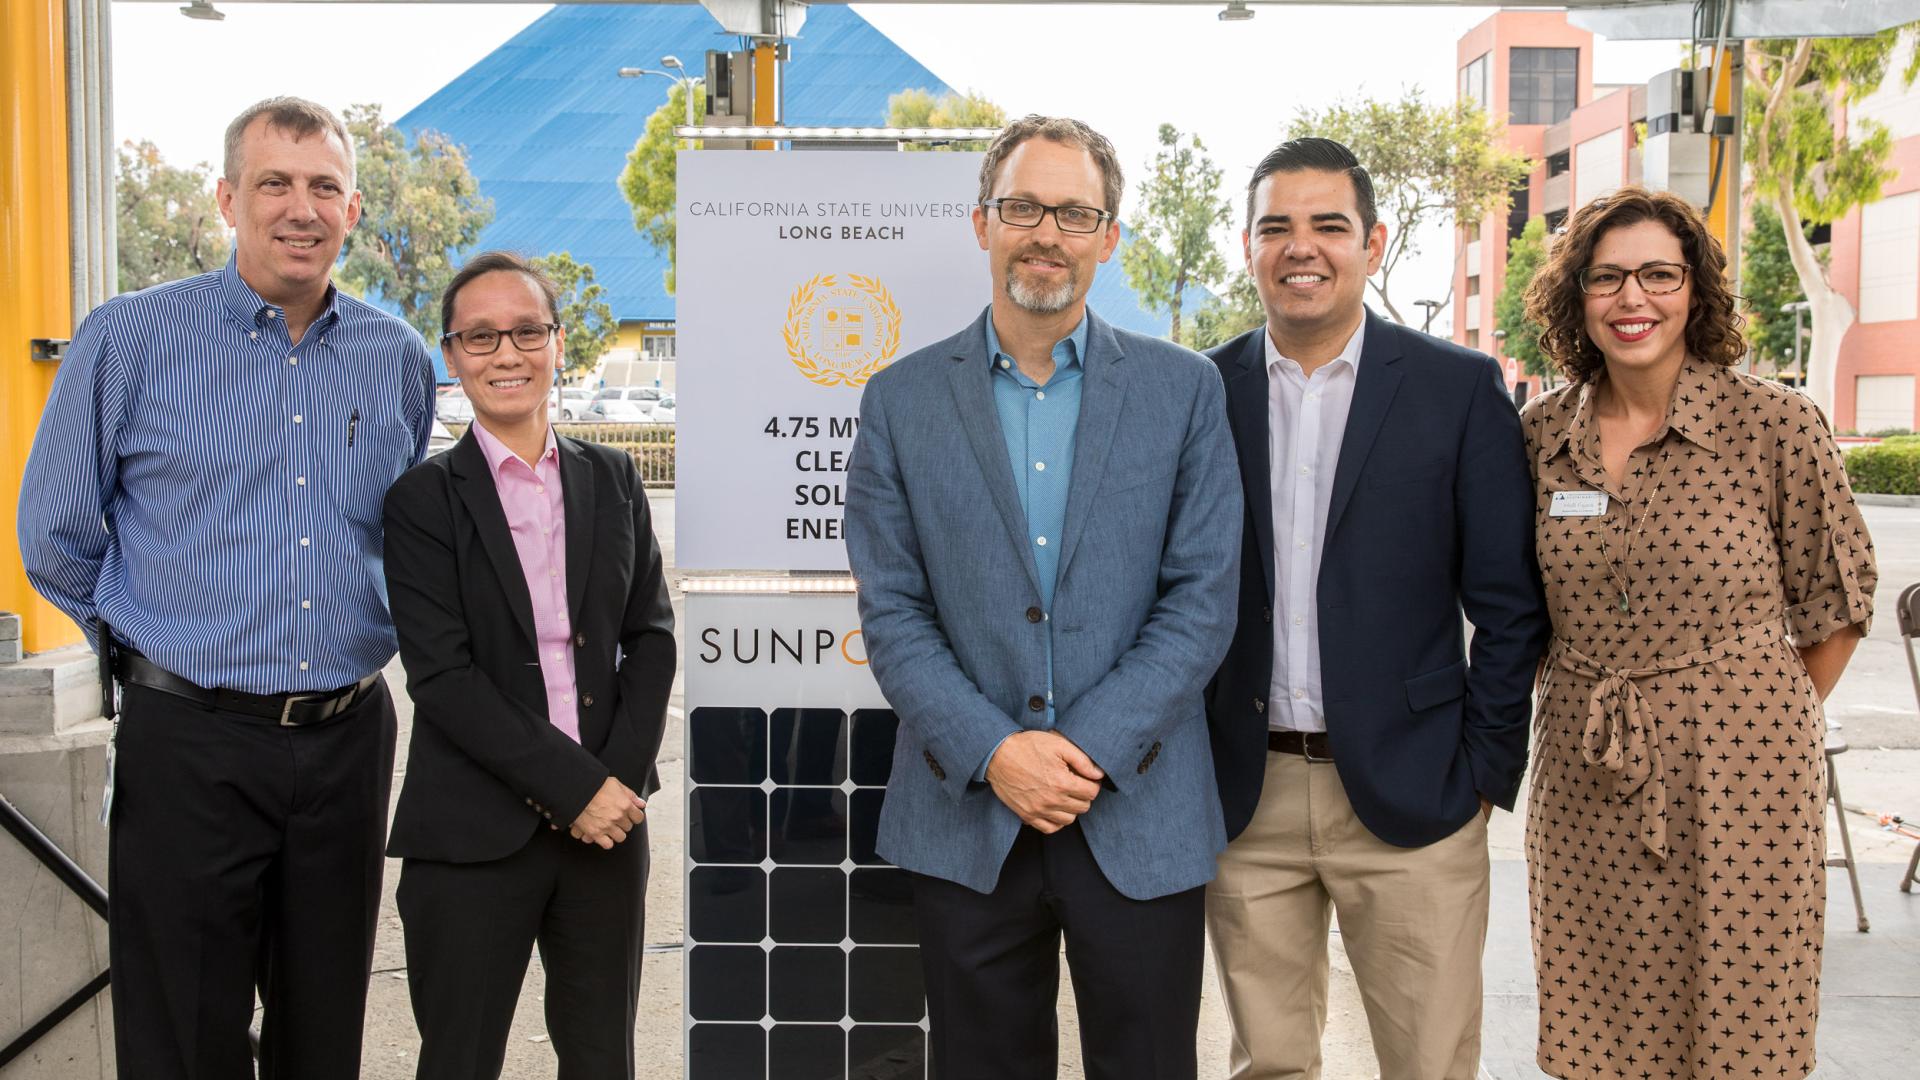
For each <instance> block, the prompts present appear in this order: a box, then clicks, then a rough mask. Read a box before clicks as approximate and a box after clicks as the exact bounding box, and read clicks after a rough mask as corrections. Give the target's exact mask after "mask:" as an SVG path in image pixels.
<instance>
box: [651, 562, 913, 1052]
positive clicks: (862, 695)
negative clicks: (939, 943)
mask: <svg viewBox="0 0 1920 1080" xmlns="http://www.w3.org/2000/svg"><path fill="white" fill-rule="evenodd" d="M687 600H688V607H687V625H688V627H689V633H688V635H687V638H688V657H687V668H688V679H687V703H688V713H687V723H686V732H687V794H686V799H687V817H686V822H687V824H686V829H687V837H686V839H687V846H686V854H687V869H686V873H687V879H686V906H687V912H686V914H687V923H686V926H687V930H686V943H685V949H686V1006H685V1009H686V1013H685V1022H686V1030H687V1042H686V1050H687V1059H686V1060H687V1073H686V1075H687V1076H688V1078H689V1080H749V1078H765V1080H784V1078H792V1080H802V1078H804V1080H833V1078H839V1077H846V1078H848V1080H909V1078H911V1080H925V1077H926V1075H927V1065H926V1059H927V1016H926V1013H927V1008H926V992H925V989H924V986H923V983H922V978H921V969H920V956H919V949H918V947H917V944H916V943H917V940H918V939H917V936H916V932H915V926H914V921H913V902H912V901H913V897H912V886H911V883H910V882H909V880H908V876H907V874H906V872H905V871H903V870H900V869H898V868H897V867H894V866H891V865H889V864H888V863H887V862H886V860H885V859H882V858H881V857H880V855H879V854H878V853H877V852H876V851H875V841H876V838H877V836H878V833H879V821H880V809H881V806H882V805H883V804H884V803H885V800H886V782H887V777H888V775H889V773H890V772H891V770H892V764H893V751H894V738H895V733H896V731H897V729H898V726H899V721H898V719H897V718H896V717H895V716H894V714H893V713H892V711H890V710H888V709H886V708H884V707H883V704H884V703H883V702H881V701H880V699H879V694H878V689H877V688H876V687H874V685H873V680H872V676H871V675H869V674H868V673H867V672H866V669H865V666H864V663H863V662H862V661H860V660H858V659H851V657H852V656H853V653H852V651H851V650H849V649H846V648H842V647H838V646H836V647H833V648H827V649H820V648H814V649H813V650H812V651H811V652H809V651H805V650H804V649H802V647H801V646H800V645H799V644H798V643H800V642H806V643H809V644H813V643H815V641H816V638H815V635H816V634H820V633H827V634H832V633H835V632H836V631H832V630H829V629H816V628H819V627H835V626H841V625H857V623H856V622H855V618H854V614H853V610H852V608H853V601H852V597H851V596H833V597H790V596H754V597H738V596H711V595H690V596H688V598H687ZM793 625H799V626H803V627H806V629H797V630H793V631H790V632H789V631H786V630H784V629H764V630H763V629H762V627H763V626H779V627H786V626H793ZM705 628H713V630H712V631H711V633H709V631H708V630H707V629H705ZM748 628H750V629H748ZM747 635H750V636H747ZM715 641H718V642H725V643H727V644H728V645H729V646H730V647H728V648H722V647H720V646H719V645H712V644H708V643H710V642H715ZM795 657H800V658H801V659H799V660H798V661H797V662H796V660H795ZM809 661H810V662H809ZM782 698H785V699H786V700H788V701H791V702H793V704H778V703H777V702H778V701H779V700H780V699H782ZM822 699H838V700H840V701H842V702H844V704H845V707H838V706H822V705H821V704H820V701H821V700H822ZM734 701H740V702H745V704H733V703H731V702H734Z"/></svg>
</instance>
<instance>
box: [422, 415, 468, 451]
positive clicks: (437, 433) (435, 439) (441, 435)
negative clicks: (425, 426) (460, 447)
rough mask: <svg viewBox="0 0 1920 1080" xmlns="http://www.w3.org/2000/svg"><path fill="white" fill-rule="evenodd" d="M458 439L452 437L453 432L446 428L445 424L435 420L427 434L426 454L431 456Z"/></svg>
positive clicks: (449, 447) (449, 446)
mask: <svg viewBox="0 0 1920 1080" xmlns="http://www.w3.org/2000/svg"><path fill="white" fill-rule="evenodd" d="M459 441H460V440H458V439H456V438H454V437H453V432H451V431H448V430H447V425H445V424H443V423H441V422H440V421H438V420H435V421H434V422H433V432H432V433H431V434H429V435H428V436H427V456H429V457H431V456H433V455H434V454H437V453H439V452H440V451H442V450H447V449H451V448H452V446H453V444H454V443H456V442H459Z"/></svg>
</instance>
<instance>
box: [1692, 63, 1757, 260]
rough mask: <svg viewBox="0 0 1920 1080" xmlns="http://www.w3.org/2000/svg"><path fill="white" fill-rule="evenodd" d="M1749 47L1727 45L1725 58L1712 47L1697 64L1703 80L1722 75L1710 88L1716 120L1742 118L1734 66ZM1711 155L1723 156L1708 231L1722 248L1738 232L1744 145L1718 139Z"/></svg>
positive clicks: (1735, 140) (1710, 195) (1732, 139)
mask: <svg viewBox="0 0 1920 1080" xmlns="http://www.w3.org/2000/svg"><path fill="white" fill-rule="evenodd" d="M1745 47H1746V46H1745V45H1744V44H1742V43H1741V42H1733V43H1731V44H1729V45H1728V46H1726V55H1725V56H1718V55H1715V53H1714V50H1713V48H1712V47H1710V46H1709V47H1707V48H1704V49H1702V50H1701V56H1702V57H1704V59H1703V60H1702V61H1701V62H1700V63H1699V64H1698V65H1696V69H1695V70H1696V71H1697V73H1698V74H1699V75H1701V76H1704V77H1705V78H1703V79H1702V80H1701V81H1703V82H1704V81H1705V79H1707V78H1712V77H1713V75H1714V73H1715V72H1716V71H1717V72H1718V73H1719V76H1720V78H1719V80H1718V81H1717V82H1715V83H1714V85H1713V86H1712V87H1710V88H1709V93H1711V94H1712V97H1711V98H1709V100H1710V101H1712V102H1713V115H1714V116H1715V117H1729V116H1731V117H1733V118H1734V120H1735V121H1736V122H1738V120H1739V116H1738V115H1737V114H1736V113H1735V112H1734V98H1733V89H1734V64H1736V63H1738V62H1739V60H1740V51H1741V50H1742V49H1744V48H1745ZM1709 153H1710V154H1719V155H1721V157H1720V176H1719V183H1718V186H1717V187H1716V188H1715V189H1714V190H1712V191H1710V192H1708V193H1707V198H1708V199H1710V200H1712V203H1713V209H1712V210H1711V211H1710V212H1709V213H1708V214H1707V228H1708V229H1709V230H1710V231H1711V232H1712V233H1713V235H1714V238H1715V239H1717V240H1719V241H1720V244H1721V246H1722V247H1726V246H1727V245H1728V242H1729V235H1730V234H1731V233H1732V232H1733V231H1734V230H1733V229H1732V228H1731V226H1732V225H1734V223H1735V222H1736V221H1737V220H1738V218H1737V211H1738V209H1739V199H1740V142H1739V140H1738V138H1737V137H1736V136H1732V135H1729V136H1714V138H1713V142H1712V144H1711V146H1710V150H1709ZM1712 160H1713V159H1712V157H1709V158H1708V162H1709V165H1711V162H1712ZM1708 179H1709V180H1710V181H1711V180H1712V179H1713V178H1712V176H1711V174H1709V177H1708Z"/></svg>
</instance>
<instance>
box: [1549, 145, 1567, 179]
mask: <svg viewBox="0 0 1920 1080" xmlns="http://www.w3.org/2000/svg"><path fill="white" fill-rule="evenodd" d="M1572 171H1573V151H1572V150H1562V151H1560V152H1559V153H1557V154H1548V155H1547V175H1548V176H1563V175H1565V174H1566V173H1569V172H1572Z"/></svg>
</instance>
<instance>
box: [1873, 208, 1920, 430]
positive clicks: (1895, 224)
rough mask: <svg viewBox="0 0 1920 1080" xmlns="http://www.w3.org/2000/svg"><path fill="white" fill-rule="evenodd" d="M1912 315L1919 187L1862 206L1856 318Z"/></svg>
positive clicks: (1918, 259) (1917, 287) (1918, 310)
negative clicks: (1858, 309)
mask: <svg viewBox="0 0 1920 1080" xmlns="http://www.w3.org/2000/svg"><path fill="white" fill-rule="evenodd" d="M1914 318H1920V191H1909V192H1906V193H1904V194H1900V195H1894V196H1892V197H1890V198H1886V199H1882V200H1880V201H1879V202H1876V203H1868V204H1867V205H1865V206H1863V207H1861V208H1860V321H1861V322H1863V323H1882V322H1905V321H1907V320H1909V319H1914ZM1861 430H1862V431H1865V430H1866V429H1865V428H1861Z"/></svg>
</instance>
